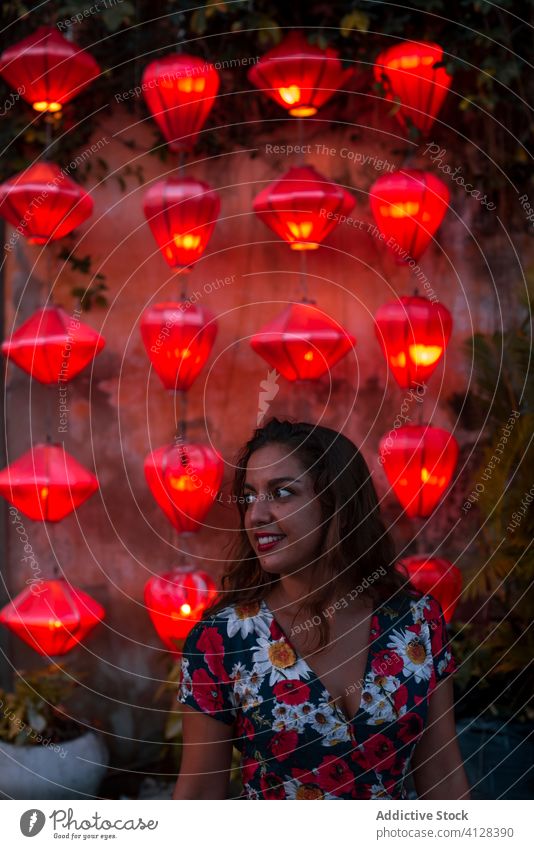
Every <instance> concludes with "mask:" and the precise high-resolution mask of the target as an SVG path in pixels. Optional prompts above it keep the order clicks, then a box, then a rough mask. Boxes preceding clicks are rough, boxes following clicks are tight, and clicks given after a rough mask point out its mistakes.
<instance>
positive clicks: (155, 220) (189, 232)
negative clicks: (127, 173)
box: [143, 177, 221, 269]
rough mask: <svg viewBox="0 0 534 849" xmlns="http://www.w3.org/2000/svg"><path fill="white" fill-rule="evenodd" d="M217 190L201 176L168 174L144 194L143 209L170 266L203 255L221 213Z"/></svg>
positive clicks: (187, 263) (186, 264)
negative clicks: (200, 178)
mask: <svg viewBox="0 0 534 849" xmlns="http://www.w3.org/2000/svg"><path fill="white" fill-rule="evenodd" d="M220 209H221V201H220V198H219V195H218V194H217V192H215V191H213V189H211V188H210V187H209V186H208V184H207V183H203V182H202V181H201V180H194V179H192V178H188V179H185V180H182V179H181V178H179V177H169V178H168V179H166V180H160V181H159V182H158V183H155V185H153V186H152V187H151V188H150V189H149V190H148V192H147V193H146V195H145V199H144V201H143V210H144V213H145V216H146V218H147V221H148V223H149V225H150V229H151V230H152V233H153V235H154V238H155V240H156V242H157V243H158V247H159V249H160V251H161V253H162V254H163V256H164V257H165V259H166V261H167V262H168V264H169V265H170V266H171V268H180V269H182V268H186V267H189V268H190V267H191V266H192V265H193V263H195V262H196V261H197V260H199V259H200V257H201V256H202V254H203V253H204V251H205V250H206V247H207V244H208V242H209V240H210V238H211V234H212V233H213V228H214V227H215V222H216V221H217V218H218V217H219V212H220Z"/></svg>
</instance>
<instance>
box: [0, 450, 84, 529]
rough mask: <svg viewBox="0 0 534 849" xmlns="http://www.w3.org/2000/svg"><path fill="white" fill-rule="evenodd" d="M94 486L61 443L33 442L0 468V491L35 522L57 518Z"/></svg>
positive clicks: (67, 513)
mask: <svg viewBox="0 0 534 849" xmlns="http://www.w3.org/2000/svg"><path fill="white" fill-rule="evenodd" d="M97 489H98V481H97V479H96V477H95V476H94V475H93V474H91V472H89V471H88V470H87V469H85V468H84V467H83V466H82V465H80V463H78V462H77V460H75V459H74V457H71V455H70V454H68V453H67V452H66V451H65V449H64V448H63V446H62V445H55V444H53V443H47V444H43V443H40V444H38V445H35V446H34V448H32V449H31V450H30V451H28V452H27V453H26V454H23V455H22V457H19V459H18V460H16V461H15V462H14V463H13V464H12V465H11V466H7V467H6V468H5V469H2V471H1V472H0V495H3V497H4V498H7V500H8V501H10V502H11V504H14V505H15V507H16V508H17V510H20V511H21V513H24V514H25V515H26V516H28V517H29V518H30V519H33V520H34V521H36V522H60V521H61V520H62V519H64V518H65V516H68V515H69V513H71V512H72V511H73V510H75V509H76V508H77V507H79V506H80V504H83V502H84V501H87V499H88V498H90V496H91V495H93V493H94V492H96V490H97Z"/></svg>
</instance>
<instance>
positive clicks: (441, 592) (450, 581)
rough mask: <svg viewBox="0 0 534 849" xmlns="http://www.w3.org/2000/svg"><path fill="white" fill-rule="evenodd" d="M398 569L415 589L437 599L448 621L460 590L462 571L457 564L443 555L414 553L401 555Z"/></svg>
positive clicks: (452, 613)
mask: <svg viewBox="0 0 534 849" xmlns="http://www.w3.org/2000/svg"><path fill="white" fill-rule="evenodd" d="M398 569H399V571H400V572H402V573H404V574H407V576H408V578H409V580H410V583H411V584H412V585H413V586H414V587H415V589H416V590H419V592H421V593H423V595H427V594H430V595H432V596H434V598H435V599H437V601H439V604H440V606H441V609H442V610H443V615H444V617H445V621H446V622H450V621H451V619H452V617H453V615H454V610H455V608H456V605H457V604H458V599H459V598H460V593H461V591H462V573H461V572H460V570H459V569H458V568H457V566H454V565H453V564H452V563H451V562H450V561H449V560H445V558H444V557H429V556H428V555H427V554H415V555H413V556H412V557H403V559H402V560H401V561H399V563H398Z"/></svg>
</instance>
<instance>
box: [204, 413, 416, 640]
mask: <svg viewBox="0 0 534 849" xmlns="http://www.w3.org/2000/svg"><path fill="white" fill-rule="evenodd" d="M272 443H275V444H277V445H281V446H285V447H287V448H288V449H289V450H290V451H292V452H294V455H295V456H296V458H297V460H298V461H299V462H300V463H301V465H302V466H303V468H304V469H305V471H306V472H307V473H308V474H309V475H310V476H311V477H312V480H313V488H314V492H315V494H316V496H317V497H318V499H319V503H320V505H321V513H322V520H321V526H322V528H323V534H322V542H321V544H320V546H319V550H318V551H317V555H316V557H315V559H314V561H313V562H312V563H311V564H309V566H310V568H311V569H312V584H313V585H314V586H315V585H316V586H317V589H316V590H314V591H313V592H312V593H310V594H308V595H307V596H306V598H305V600H304V602H303V604H302V605H301V606H300V607H299V610H298V611H297V614H296V615H298V614H299V613H300V611H301V610H302V608H303V607H306V608H308V610H309V612H310V614H311V615H312V617H313V621H315V618H316V617H319V619H320V625H318V629H317V630H318V633H319V642H318V647H319V648H323V647H324V646H326V645H327V644H328V641H329V636H330V629H329V626H328V621H327V618H328V617H325V616H324V613H325V609H326V607H327V606H328V604H329V603H330V602H331V600H332V598H333V597H336V598H337V599H339V598H340V597H341V596H342V595H343V593H347V592H348V591H350V592H351V596H352V594H353V593H356V595H358V594H362V595H363V594H366V595H367V597H370V598H371V599H372V600H373V601H374V602H376V601H379V602H380V603H383V602H384V601H387V600H388V599H390V598H392V597H393V596H395V595H398V594H399V593H400V594H404V595H406V593H407V591H406V589H405V587H406V579H405V577H403V576H402V574H400V573H399V572H398V571H397V569H396V568H395V561H396V557H395V550H394V547H393V544H392V541H391V538H390V536H389V534H388V533H387V531H386V528H385V526H384V523H383V521H382V518H381V516H380V510H379V506H378V499H377V496H376V492H375V488H374V485H373V482H372V479H371V474H370V472H369V469H368V466H367V463H366V462H365V460H364V458H363V456H362V454H361V453H360V451H359V450H358V448H357V447H356V446H355V445H354V443H353V442H351V440H350V439H348V438H347V437H346V436H344V435H343V434H342V433H338V432H337V431H335V430H332V429H331V428H328V427H322V426H320V425H313V424H308V423H306V422H290V421H280V420H279V419H277V418H275V417H273V418H271V419H269V421H268V422H267V423H266V424H265V425H264V426H263V427H261V428H257V429H256V430H255V431H254V434H253V436H252V438H251V439H250V440H249V441H248V442H247V443H246V445H245V446H244V448H243V449H242V450H241V451H240V453H239V455H238V458H237V462H236V465H235V475H234V481H233V485H232V500H233V501H235V503H236V504H237V507H238V510H239V515H240V526H239V529H238V530H237V533H236V535H235V537H234V541H233V543H232V544H231V546H230V549H229V565H228V567H227V568H226V571H225V573H224V575H223V577H222V582H221V594H220V595H219V597H218V598H217V599H216V600H215V602H214V603H213V604H212V605H211V607H210V608H209V609H208V610H207V611H206V613H205V615H206V616H210V615H213V614H214V613H216V612H217V611H218V610H220V609H222V608H224V607H227V606H228V605H238V606H239V605H245V604H246V605H249V604H254V603H257V602H260V601H261V600H262V599H263V598H265V597H266V596H267V595H268V594H269V589H270V588H271V587H272V586H273V584H275V583H277V582H278V580H279V576H277V575H275V574H269V573H267V572H265V571H264V570H263V569H262V567H261V565H260V562H259V560H258V557H257V556H256V552H255V551H254V549H253V547H252V546H251V544H250V541H249V538H248V536H247V532H246V530H245V524H244V517H245V509H246V506H245V499H244V482H245V477H246V473H247V464H248V461H249V459H250V457H251V456H252V454H253V453H254V452H255V451H257V450H258V449H260V448H263V447H264V446H265V445H270V444H272ZM314 630H316V629H314Z"/></svg>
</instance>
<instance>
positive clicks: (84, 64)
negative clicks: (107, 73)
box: [0, 27, 100, 112]
mask: <svg viewBox="0 0 534 849" xmlns="http://www.w3.org/2000/svg"><path fill="white" fill-rule="evenodd" d="M0 74H2V76H3V78H4V79H5V80H6V81H7V82H8V83H9V85H10V86H11V87H12V88H14V89H17V91H19V92H20V93H21V94H22V97H23V98H24V99H25V100H26V101H27V102H28V103H30V104H31V105H32V106H33V108H34V109H35V110H36V111H37V112H59V110H60V109H61V107H62V106H63V105H64V104H65V103H68V101H69V100H72V98H73V97H76V95H77V94H79V93H80V92H81V91H82V90H83V89H84V88H85V87H86V86H88V85H89V83H91V82H92V81H93V80H94V79H96V78H97V77H98V75H99V74H100V68H99V66H98V64H97V62H96V61H95V60H94V59H93V57H92V56H91V54H90V53H88V52H87V50H81V49H80V48H79V47H76V46H75V45H74V44H73V43H72V42H71V41H67V39H66V38H64V37H63V36H62V35H61V34H60V33H59V32H58V31H57V29H56V28H55V27H39V29H38V30H36V32H34V33H33V35H29V36H28V37H27V38H24V39H23V40H22V41H19V42H18V44H14V45H13V46H12V47H8V48H7V50H4V52H3V53H2V55H1V56H0Z"/></svg>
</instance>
